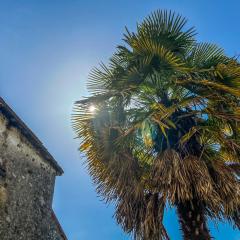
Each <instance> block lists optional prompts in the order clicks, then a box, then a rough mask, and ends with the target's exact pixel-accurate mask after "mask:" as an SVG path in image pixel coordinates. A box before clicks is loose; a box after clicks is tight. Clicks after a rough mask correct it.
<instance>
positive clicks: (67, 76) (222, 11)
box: [0, 0, 240, 240]
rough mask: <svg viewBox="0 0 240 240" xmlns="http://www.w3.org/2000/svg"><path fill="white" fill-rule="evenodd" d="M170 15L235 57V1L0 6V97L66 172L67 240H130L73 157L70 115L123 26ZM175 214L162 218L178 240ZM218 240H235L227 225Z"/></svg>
mask: <svg viewBox="0 0 240 240" xmlns="http://www.w3.org/2000/svg"><path fill="white" fill-rule="evenodd" d="M156 9H171V10H174V11H176V12H178V13H181V14H182V15H184V16H186V17H187V18H188V19H189V26H195V27H196V29H197V31H198V33H199V35H198V40H199V41H209V42H213V43H217V44H219V45H220V46H222V47H223V48H224V49H225V50H226V52H227V53H228V54H229V55H237V54H239V53H240V46H239V43H240V27H239V23H240V22H239V17H240V2H239V0H235V1H234V0H228V1H226V0H201V1H193V0H118V1H117V0H102V1H101V0H95V1H94V0H79V1H77V0H64V1H63V0H51V1H50V0H39V1H37V0H29V1H27V0H15V1H14V0H1V1H0V95H1V96H2V97H3V98H4V99H5V100H6V101H7V102H8V103H9V104H10V105H11V106H12V108H13V109H14V110H15V111H16V113H17V114H18V115H19V116H20V117H21V118H22V119H23V120H24V121H25V122H26V123H27V125H28V126H29V127H30V128H31V129H32V130H33V131H34V132H35V133H36V135H37V136H38V137H39V138H40V139H41V140H42V141H43V143H44V144H45V146H46V147H47V148H48V150H49V151H50V152H51V153H52V154H53V156H54V157H55V158H56V160H57V161H58V162H59V164H60V165H61V166H62V167H63V169H64V170H65V174H64V176H62V177H59V178H58V179H57V182H56V189H55V197H54V206H53V207H54V210H55V212H56V214H57V216H58V218H59V220H60V222H61V224H62V226H63V228H64V230H65V232H66V234H67V236H68V237H69V240H128V239H130V237H129V236H127V235H125V234H124V233H123V232H122V230H121V229H120V227H118V226H117V225H116V223H115V221H114V220H113V218H112V215H113V207H112V206H108V207H107V206H106V205H105V204H104V203H103V202H101V201H100V199H99V198H98V197H97V195H96V193H95V191H94V186H93V185H92V183H91V180H90V178H89V176H88V174H87V172H86V170H85V168H84V166H83V165H82V163H83V160H84V156H83V155H82V154H80V153H79V152H78V151H77V148H78V141H77V140H75V139H74V134H73V131H72V129H71V121H70V115H71V112H72V106H73V102H74V101H75V100H78V99H80V98H81V97H82V96H86V95H87V92H86V87H85V85H86V80H87V76H88V73H89V71H90V69H91V68H92V67H93V66H96V65H98V63H99V62H100V61H103V62H107V59H108V57H110V56H111V54H112V53H113V51H114V49H115V47H116V45H117V44H119V43H121V39H122V33H123V32H124V27H125V26H128V28H130V29H131V30H134V29H135V27H136V22H139V21H141V20H142V19H143V18H144V17H145V16H147V15H148V14H149V13H150V12H151V11H153V10H156ZM174 217H175V214H174V212H173V211H168V213H167V217H166V219H165V222H166V225H167V228H168V229H169V232H170V235H171V237H172V238H171V239H173V240H178V239H180V233H179V231H178V229H179V226H178V225H177V221H176V219H175V218H174ZM211 230H212V234H213V235H214V236H215V237H216V239H217V240H225V239H229V240H239V239H240V234H239V232H237V231H236V230H235V231H234V230H232V228H231V227H230V226H229V225H227V224H220V226H219V228H218V230H217V229H216V228H214V225H213V224H211Z"/></svg>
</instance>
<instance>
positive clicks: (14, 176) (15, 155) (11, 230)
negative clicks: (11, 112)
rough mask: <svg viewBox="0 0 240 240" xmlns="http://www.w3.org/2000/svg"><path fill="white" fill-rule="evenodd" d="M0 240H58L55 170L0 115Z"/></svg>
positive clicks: (59, 237) (59, 236) (59, 238)
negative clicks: (2, 173) (0, 172)
mask: <svg viewBox="0 0 240 240" xmlns="http://www.w3.org/2000/svg"><path fill="white" fill-rule="evenodd" d="M0 166H1V167H2V168H4V170H5V171H6V176H5V177H0V239H1V240H48V239H49V240H61V239H64V238H62V237H61V235H60V234H58V233H57V232H56V233H55V231H53V229H56V226H55V225H54V224H55V223H54V221H53V219H52V199H53V192H54V182H55V177H56V175H57V173H56V170H55V169H54V168H53V167H52V166H51V165H50V164H49V162H48V161H47V160H46V159H44V158H43V156H41V155H40V154H39V153H38V152H37V151H36V150H35V148H34V147H33V146H32V145H31V143H30V142H28V140H27V139H26V138H25V137H24V136H23V135H22V134H21V132H20V131H19V130H18V129H17V128H14V127H11V126H9V124H8V119H6V117H5V116H4V115H2V114H0Z"/></svg>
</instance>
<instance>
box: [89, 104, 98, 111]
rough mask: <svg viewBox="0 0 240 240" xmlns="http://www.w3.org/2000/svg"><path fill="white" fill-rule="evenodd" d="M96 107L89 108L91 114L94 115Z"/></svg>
mask: <svg viewBox="0 0 240 240" xmlns="http://www.w3.org/2000/svg"><path fill="white" fill-rule="evenodd" d="M96 109H97V108H96V107H95V106H94V105H91V106H89V111H90V112H91V113H94V112H95V111H96Z"/></svg>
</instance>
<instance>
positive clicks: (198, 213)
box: [177, 200, 211, 240]
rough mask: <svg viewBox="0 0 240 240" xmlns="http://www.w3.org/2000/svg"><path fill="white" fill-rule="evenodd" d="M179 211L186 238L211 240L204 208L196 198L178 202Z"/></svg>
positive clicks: (186, 239)
mask: <svg viewBox="0 0 240 240" xmlns="http://www.w3.org/2000/svg"><path fill="white" fill-rule="evenodd" d="M177 213H178V217H179V222H180V225H181V230H182V232H183V237H184V240H210V239H211V236H210V232H209V230H208V228H207V224H206V218H205V216H204V213H203V208H202V206H201V204H200V203H198V202H197V201H196V200H193V201H191V202H190V201H188V202H184V203H177Z"/></svg>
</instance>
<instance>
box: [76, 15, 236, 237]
mask: <svg viewBox="0 0 240 240" xmlns="http://www.w3.org/2000/svg"><path fill="white" fill-rule="evenodd" d="M186 23H187V21H186V19H185V18H183V17H181V16H180V15H176V14H175V13H173V12H168V11H156V12H154V13H152V14H151V15H150V16H149V17H147V18H146V19H145V20H144V21H143V22H142V23H141V24H138V25H137V30H136V33H132V32H130V31H129V30H127V29H126V33H125V34H124V39H123V40H124V45H121V46H118V47H117V51H116V53H115V54H114V55H113V56H112V57H111V59H110V63H109V65H104V64H101V66H100V67H99V68H95V69H93V71H92V72H91V74H90V78H89V82H88V88H89V91H90V93H91V96H90V97H87V98H86V99H83V100H81V101H77V102H76V104H75V110H74V114H73V127H74V129H75V131H76V133H77V136H78V137H79V138H80V139H81V147H80V150H81V151H84V152H85V153H86V155H87V161H86V163H87V166H88V170H89V172H90V174H91V176H92V179H93V181H94V183H95V184H96V186H97V187H96V189H97V192H98V193H99V195H100V196H102V197H103V198H104V199H105V200H106V201H107V202H114V203H115V206H116V211H115V217H116V220H117V222H118V223H119V224H120V225H121V226H122V227H123V229H124V231H126V232H127V233H131V234H133V237H134V239H144V240H160V239H169V236H168V234H167V231H166V229H165V228H164V225H163V215H164V209H165V207H166V204H168V205H170V206H173V207H176V209H177V213H178V218H179V222H180V225H181V230H182V232H183V238H184V239H186V240H187V239H188V240H190V239H191V240H193V239H197V240H206V239H211V236H210V232H209V229H208V226H207V219H209V218H210V219H214V220H228V221H229V222H230V223H231V224H232V225H234V226H236V227H238V228H240V211H239V209H240V189H239V176H240V165H239V162H240V134H239V132H240V91H239V86H240V65H239V63H238V61H237V59H236V58H230V57H228V56H226V55H225V54H224V51H223V50H222V49H221V48H219V47H217V46H216V45H213V44H209V43H198V42H197V41H196V40H195V35H196V34H195V30H194V28H187V27H186Z"/></svg>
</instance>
